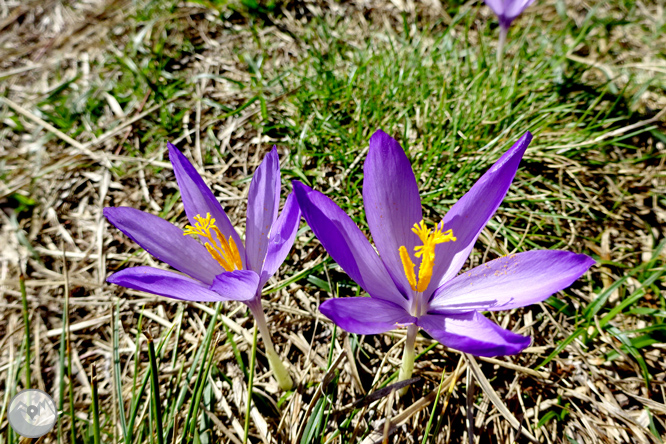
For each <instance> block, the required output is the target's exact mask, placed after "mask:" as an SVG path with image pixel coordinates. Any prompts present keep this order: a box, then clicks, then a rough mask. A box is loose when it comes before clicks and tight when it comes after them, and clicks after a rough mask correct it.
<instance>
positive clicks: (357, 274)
mask: <svg viewBox="0 0 666 444" xmlns="http://www.w3.org/2000/svg"><path fill="white" fill-rule="evenodd" d="M531 140H532V135H531V134H530V133H529V132H528V133H526V134H525V135H524V136H523V137H521V138H520V139H519V140H518V141H517V142H516V143H515V145H513V147H512V148H511V149H509V150H508V151H507V152H506V153H505V154H504V155H503V156H502V157H501V158H500V159H499V160H498V161H497V162H496V163H495V165H493V166H492V167H491V168H490V169H489V170H488V171H487V172H486V173H485V174H484V175H483V176H482V177H481V178H480V179H479V180H478V181H477V182H476V184H474V186H473V187H472V189H471V190H470V191H469V192H467V194H465V195H464V196H463V197H462V198H461V199H460V200H459V201H458V202H457V203H456V204H455V205H453V207H452V208H451V209H450V210H449V212H448V213H447V214H446V216H445V217H444V219H443V220H442V221H441V222H440V223H439V224H437V225H436V226H435V227H433V228H428V227H427V226H426V224H425V222H424V221H423V215H422V212H421V199H420V197H419V191H418V188H417V184H416V179H415V177H414V173H413V171H412V168H411V165H410V164H409V160H408V159H407V156H406V155H405V152H404V151H403V149H402V147H401V146H400V145H399V144H398V142H396V141H395V140H393V139H392V138H391V137H389V136H388V135H387V134H385V133H384V132H382V131H381V130H380V131H377V132H376V133H375V134H374V135H373V136H372V138H371V139H370V149H369V152H368V157H367V159H366V161H365V165H364V179H363V201H364V206H365V214H366V218H367V221H368V226H369V228H370V233H371V234H372V237H373V239H374V241H375V246H376V248H377V252H378V253H379V254H377V252H375V250H374V249H373V247H372V246H371V245H370V242H368V240H367V239H366V237H365V236H364V234H363V233H362V232H361V230H359V228H358V227H357V226H356V225H355V224H354V223H353V222H352V220H351V218H350V217H349V216H348V215H347V214H345V213H344V211H342V210H341V209H340V207H338V206H337V205H336V204H335V203H333V201H331V200H330V199H329V198H328V197H326V196H324V195H323V194H322V193H320V192H317V191H314V190H312V189H311V188H309V187H307V186H306V185H303V184H302V183H300V182H298V181H294V192H295V194H296V198H297V200H298V204H299V206H300V207H301V211H302V212H303V216H304V217H305V220H306V221H307V222H308V224H309V225H310V228H311V229H312V231H313V232H314V233H315V235H316V236H317V237H318V238H319V241H320V242H321V244H322V245H323V246H324V248H325V249H326V250H327V251H328V253H329V254H330V255H331V257H332V258H333V259H334V260H335V261H336V262H337V263H338V264H339V265H340V266H341V267H342V268H343V269H344V270H345V271H346V272H347V274H348V275H349V276H350V277H351V278H352V279H353V280H354V281H356V282H357V283H358V284H359V285H360V286H361V288H363V290H365V291H366V292H367V293H368V294H369V295H370V297H349V298H339V299H329V300H327V301H324V303H322V304H321V306H320V307H319V310H320V311H321V312H322V313H323V314H324V315H325V316H326V317H328V318H329V319H331V320H332V321H333V322H334V323H336V324H337V325H338V326H339V327H341V328H343V329H344V330H346V331H348V332H351V333H356V334H377V333H382V332H386V331H389V330H392V329H394V328H396V327H398V326H408V331H407V341H406V345H405V353H404V355H403V368H402V371H401V379H406V378H409V377H410V375H411V371H412V368H413V363H414V341H415V337H416V333H417V330H418V327H421V328H423V329H424V330H426V331H427V332H428V333H429V334H430V335H431V336H432V337H433V338H435V339H436V340H438V341H439V342H440V343H442V344H444V345H446V346H447V347H450V348H454V349H457V350H461V351H463V352H466V353H470V354H472V355H477V356H497V355H510V354H514V353H519V352H520V351H522V350H523V349H524V348H526V347H527V346H528V345H529V344H530V338H529V337H526V336H522V335H519V334H516V333H513V332H511V331H509V330H505V329H503V328H501V327H499V326H498V325H497V324H495V323H494V322H492V321H490V320H489V319H487V318H486V317H485V316H483V315H482V314H481V312H482V311H495V310H510V309H512V308H517V307H523V306H525V305H530V304H534V303H537V302H540V301H543V300H544V299H546V298H547V297H549V296H550V295H552V294H554V293H556V292H558V291H560V290H562V289H563V288H566V287H567V286H569V285H570V284H571V283H572V282H574V281H575V280H576V279H578V278H579V277H580V276H581V275H582V274H583V273H584V272H585V271H586V270H587V269H588V268H589V267H590V266H591V265H592V264H593V263H594V260H593V259H591V258H590V257H588V256H586V255H584V254H575V253H570V252H566V251H552V250H534V251H528V252H525V253H518V254H512V255H509V256H505V257H502V258H499V259H495V260H493V261H490V262H487V263H485V264H482V265H480V266H478V267H476V268H473V269H471V270H469V271H467V272H464V273H462V274H458V272H459V271H460V269H461V268H462V266H463V265H464V264H465V262H466V261H467V258H468V257H469V254H470V252H471V251H472V248H473V247H474V243H475V242H476V239H477V238H478V236H479V233H481V230H482V229H483V227H484V226H485V225H486V223H487V222H488V220H489V219H490V218H491V217H492V216H493V214H494V213H495V211H496V210H497V208H498V206H499V205H500V203H501V202H502V200H503V199H504V196H505V195H506V193H507V190H508V189H509V186H510V185H511V182H512V181H513V178H514V176H515V174H516V170H517V168H518V164H519V163H520V159H521V158H522V156H523V154H524V152H525V150H526V148H527V146H528V145H529V143H530V141H531Z"/></svg>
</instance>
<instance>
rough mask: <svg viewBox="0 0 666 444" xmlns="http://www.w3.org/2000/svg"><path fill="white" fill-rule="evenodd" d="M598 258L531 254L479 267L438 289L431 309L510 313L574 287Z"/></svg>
mask: <svg viewBox="0 0 666 444" xmlns="http://www.w3.org/2000/svg"><path fill="white" fill-rule="evenodd" d="M593 264H594V259H592V258H591V257H589V256H586V255H584V254H576V253H571V252H568V251H549V250H540V251H536V250H535V251H528V252H525V253H518V254H512V255H510V256H504V257H501V258H499V259H495V260H493V261H490V262H487V263H485V264H482V265H479V266H478V267H476V268H474V269H472V270H470V271H468V272H465V273H462V274H460V275H458V276H457V277H456V278H454V279H453V280H452V281H450V282H448V283H446V284H444V285H443V286H442V287H440V288H438V289H437V290H435V293H434V294H433V297H432V300H431V301H430V310H434V311H438V312H439V311H455V310H461V311H467V310H492V311H496V310H509V309H512V308H517V307H524V306H526V305H530V304H535V303H537V302H541V301H543V300H544V299H546V298H547V297H548V296H550V295H552V294H554V293H557V292H558V291H560V290H562V289H564V288H566V287H568V286H569V285H571V284H572V283H573V282H574V281H575V280H576V279H578V278H579V277H580V276H581V275H582V274H583V273H585V272H586V271H587V270H588V268H590V267H591V266H592V265H593Z"/></svg>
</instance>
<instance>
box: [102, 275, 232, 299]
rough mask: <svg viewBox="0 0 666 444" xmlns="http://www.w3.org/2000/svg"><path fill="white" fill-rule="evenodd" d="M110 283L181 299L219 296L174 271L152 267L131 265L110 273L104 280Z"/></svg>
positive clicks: (216, 297)
mask: <svg viewBox="0 0 666 444" xmlns="http://www.w3.org/2000/svg"><path fill="white" fill-rule="evenodd" d="M106 281H107V282H109V283H111V284H116V285H120V286H121V287H126V288H131V289H133V290H140V291H145V292H147V293H153V294H158V295H160V296H166V297H168V298H173V299H179V300H181V301H196V302H216V301H219V300H221V298H220V296H219V295H218V294H217V293H215V292H213V291H210V290H209V289H208V286H206V285H204V284H202V283H201V282H199V281H196V280H194V279H192V278H189V277H187V276H183V275H181V274H179V273H176V272H174V271H166V270H160V269H159V268H153V267H132V268H126V269H124V270H121V271H119V272H117V273H114V274H112V275H111V276H109V277H108V279H107V280H106Z"/></svg>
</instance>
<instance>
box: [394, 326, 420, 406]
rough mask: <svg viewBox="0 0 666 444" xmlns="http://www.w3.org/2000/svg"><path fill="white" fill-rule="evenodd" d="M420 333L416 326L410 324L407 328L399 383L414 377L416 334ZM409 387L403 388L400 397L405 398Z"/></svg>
mask: <svg viewBox="0 0 666 444" xmlns="http://www.w3.org/2000/svg"><path fill="white" fill-rule="evenodd" d="M418 331H419V327H417V326H416V325H415V324H410V325H409V327H407V340H406V341H405V350H404V351H403V352H402V367H400V374H399V375H398V382H400V381H405V380H407V379H409V378H411V377H412V372H413V371H414V358H415V357H416V354H415V353H414V346H415V345H416V334H417V333H418ZM408 388H409V386H407V387H403V388H401V389H400V391H399V392H398V393H399V394H400V396H404V395H405V393H407V389H408Z"/></svg>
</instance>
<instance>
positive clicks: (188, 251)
mask: <svg viewBox="0 0 666 444" xmlns="http://www.w3.org/2000/svg"><path fill="white" fill-rule="evenodd" d="M104 216H105V217H106V218H107V219H108V220H109V222H110V223H111V224H113V225H114V226H115V227H116V228H118V229H119V230H120V231H122V232H123V233H125V234H126V235H127V237H129V238H130V239H132V240H133V241H134V242H136V243H137V244H139V245H140V246H141V247H142V248H143V249H144V250H146V251H147V252H148V253H150V254H151V255H153V256H154V257H155V258H157V259H159V260H160V261H162V262H165V263H167V264H169V265H171V266H172V267H173V268H175V269H176V270H180V271H182V272H183V273H185V274H187V275H189V276H192V277H193V278H195V279H198V280H200V281H201V282H203V283H205V284H210V283H211V282H213V279H214V278H215V276H216V275H217V274H218V273H220V271H222V270H223V269H222V267H221V266H220V265H219V264H218V263H217V262H216V261H215V259H213V258H212V257H211V255H210V254H209V253H208V251H206V248H204V246H203V245H201V244H200V243H199V242H197V241H196V240H194V239H192V238H191V237H189V236H183V230H181V229H180V228H178V227H177V226H175V225H174V224H172V223H171V222H169V221H166V220H164V219H162V218H160V217H157V216H155V215H152V214H150V213H145V212H143V211H141V210H137V209H135V208H131V207H106V208H104Z"/></svg>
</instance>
